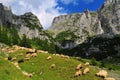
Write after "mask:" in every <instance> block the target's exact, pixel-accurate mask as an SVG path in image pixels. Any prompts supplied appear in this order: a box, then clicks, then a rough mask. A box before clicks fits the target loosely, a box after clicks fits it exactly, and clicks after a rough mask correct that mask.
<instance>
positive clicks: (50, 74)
mask: <svg viewBox="0 0 120 80" xmlns="http://www.w3.org/2000/svg"><path fill="white" fill-rule="evenodd" d="M6 49H7V51H6ZM24 49H26V50H24ZM24 49H23V47H22V48H18V47H6V48H4V49H2V50H3V51H4V52H6V54H0V56H2V58H0V59H1V60H0V61H1V63H0V64H1V67H3V66H5V67H6V68H2V69H1V68H0V69H1V72H2V73H3V72H4V71H5V69H10V70H14V69H13V68H15V67H14V66H13V65H12V63H15V62H18V65H19V68H18V67H17V68H15V69H16V71H15V73H16V72H20V71H21V73H22V72H23V71H25V72H27V73H31V74H32V77H31V79H32V80H79V79H80V80H81V79H82V80H103V78H100V77H97V76H95V74H96V73H97V72H98V71H99V70H100V69H99V68H97V67H95V66H92V65H90V66H87V67H89V69H90V72H89V73H87V74H85V75H83V74H82V75H81V76H78V77H74V74H75V72H76V66H77V65H78V64H80V63H81V64H82V65H83V68H82V69H81V71H83V70H84V69H85V65H84V62H86V61H88V60H83V59H79V60H77V59H76V58H72V57H66V58H65V57H63V55H55V54H54V55H53V54H49V53H47V52H46V51H42V50H39V51H38V52H37V53H36V54H37V56H36V57H29V58H30V59H29V60H25V56H26V55H27V54H26V52H28V50H27V48H24ZM7 56H8V57H9V60H7V61H5V60H4V59H3V58H5V59H6V58H7ZM48 56H51V57H52V58H51V59H49V60H47V59H46V58H48ZM15 57H16V59H12V60H10V58H15ZM21 60H23V61H21ZM2 62H6V63H4V64H3V63H2ZM51 64H55V66H54V67H53V68H51ZM7 65H11V66H13V67H8V66H7ZM7 67H8V68H7ZM17 70H18V71H17ZM9 72H10V71H9ZM15 73H14V74H15ZM7 75H8V74H7V73H5V74H4V75H3V74H0V76H1V78H3V77H4V76H7ZM21 75H22V74H21ZM19 76H20V75H17V74H16V77H15V78H17V77H19ZM109 76H110V75H109ZM12 77H13V76H12V75H11V77H10V78H9V79H14V78H12ZM23 77H24V76H23ZM23 77H21V78H23ZM114 77H115V76H114ZM21 78H20V79H21ZM23 79H24V78H23ZM23 79H21V80H23ZM6 80H8V79H6ZM14 80H15V79H14ZM16 80H17V79H16ZM25 80H29V77H28V78H26V79H25Z"/></svg>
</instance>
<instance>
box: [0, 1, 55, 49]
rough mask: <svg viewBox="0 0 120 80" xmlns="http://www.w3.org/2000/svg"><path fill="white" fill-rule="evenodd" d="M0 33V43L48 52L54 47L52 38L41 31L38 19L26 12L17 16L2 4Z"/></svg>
mask: <svg viewBox="0 0 120 80" xmlns="http://www.w3.org/2000/svg"><path fill="white" fill-rule="evenodd" d="M0 32H1V33H0V37H1V38H0V42H3V43H6V44H8V45H15V44H16V45H21V46H26V47H32V48H38V49H40V48H41V49H44V50H48V51H49V50H50V48H53V47H54V43H53V39H52V37H51V36H50V35H49V33H48V32H47V31H45V30H43V27H42V25H41V24H40V21H39V19H38V18H37V17H36V16H35V15H34V14H33V13H31V12H27V13H25V14H23V15H19V16H18V15H15V14H13V13H12V10H11V9H10V8H9V7H6V6H4V5H3V4H2V3H0ZM41 44H42V45H41ZM53 49H54V48H53ZM52 51H54V50H52Z"/></svg>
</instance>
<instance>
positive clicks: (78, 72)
mask: <svg viewBox="0 0 120 80" xmlns="http://www.w3.org/2000/svg"><path fill="white" fill-rule="evenodd" d="M80 75H82V72H81V71H80V70H78V71H77V72H76V73H75V74H74V77H77V76H80Z"/></svg>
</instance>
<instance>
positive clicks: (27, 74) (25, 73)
mask: <svg viewBox="0 0 120 80" xmlns="http://www.w3.org/2000/svg"><path fill="white" fill-rule="evenodd" d="M22 73H23V74H24V75H26V76H28V77H32V76H33V74H32V73H27V72H26V71H22Z"/></svg>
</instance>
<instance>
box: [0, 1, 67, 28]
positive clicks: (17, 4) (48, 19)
mask: <svg viewBox="0 0 120 80" xmlns="http://www.w3.org/2000/svg"><path fill="white" fill-rule="evenodd" d="M0 2H1V3H4V4H5V5H7V6H11V7H12V10H13V12H14V13H15V14H19V15H20V14H23V13H25V12H29V11H31V12H33V13H34V14H35V15H36V16H37V17H38V18H39V20H40V22H41V24H42V25H43V27H44V28H45V29H47V28H48V27H50V25H51V23H52V20H53V18H54V17H56V16H59V15H62V14H66V13H61V12H60V10H62V9H63V8H62V7H57V5H58V3H57V0H4V1H3V0H0Z"/></svg>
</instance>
